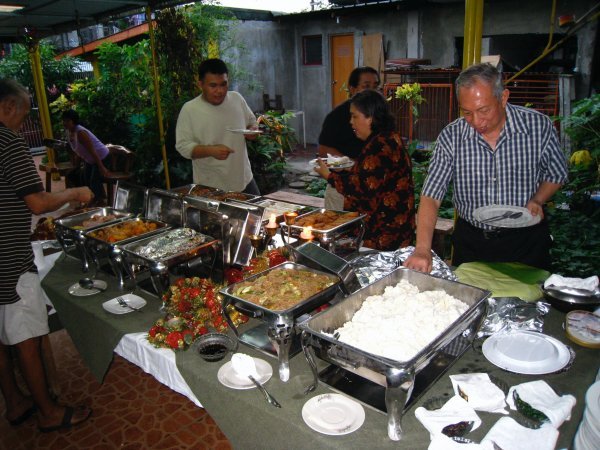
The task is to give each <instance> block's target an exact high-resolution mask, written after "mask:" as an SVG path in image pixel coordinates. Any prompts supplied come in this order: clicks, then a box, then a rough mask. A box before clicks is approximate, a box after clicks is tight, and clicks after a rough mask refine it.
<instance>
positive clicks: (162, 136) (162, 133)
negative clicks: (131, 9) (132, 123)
mask: <svg viewBox="0 0 600 450" xmlns="http://www.w3.org/2000/svg"><path fill="white" fill-rule="evenodd" d="M146 21H147V22H148V32H149V34H150V49H151V50H152V79H153V81H154V98H155V100H156V115H157V118H158V137H159V140H160V147H161V151H162V159H163V167H164V168H165V184H166V186H167V189H171V180H170V178H169V164H168V161H167V147H166V145H165V129H164V125H163V115H162V106H161V102H160V83H159V78H158V64H157V61H158V60H157V58H156V43H155V38H154V24H153V23H152V10H151V9H150V6H146Z"/></svg>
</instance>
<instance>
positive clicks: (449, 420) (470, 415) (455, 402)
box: [415, 395, 481, 442]
mask: <svg viewBox="0 0 600 450" xmlns="http://www.w3.org/2000/svg"><path fill="white" fill-rule="evenodd" d="M415 417H416V418H417V419H419V421H420V422H421V423H422V424H423V426H424V427H425V428H427V431H429V433H430V435H431V440H433V439H434V438H435V436H436V435H438V434H441V433H442V429H443V428H444V427H445V426H447V425H452V424H455V423H459V422H463V421H467V422H474V424H473V430H475V429H476V428H479V425H481V419H480V418H479V416H478V415H477V413H476V412H475V410H474V409H473V408H472V407H471V406H470V405H469V403H467V402H466V401H465V400H463V399H462V398H461V397H459V396H458V395H455V396H454V397H452V398H451V399H450V400H448V401H447V402H446V403H445V404H444V406H442V407H441V408H440V409H436V410H434V411H429V410H427V409H425V408H423V407H422V406H420V407H419V408H417V409H415ZM452 442H454V441H452Z"/></svg>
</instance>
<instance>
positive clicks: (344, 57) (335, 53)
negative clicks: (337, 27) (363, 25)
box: [331, 34, 354, 108]
mask: <svg viewBox="0 0 600 450" xmlns="http://www.w3.org/2000/svg"><path fill="white" fill-rule="evenodd" d="M352 69H354V35H353V34H338V35H335V36H331V106H332V107H333V108H335V107H336V106H337V105H339V104H340V103H342V102H344V101H346V100H347V99H348V91H347V88H348V86H347V83H348V76H349V75H350V72H352Z"/></svg>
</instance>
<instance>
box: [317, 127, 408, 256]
mask: <svg viewBox="0 0 600 450" xmlns="http://www.w3.org/2000/svg"><path fill="white" fill-rule="evenodd" d="M327 181H328V182H329V184H331V185H332V186H333V187H335V189H336V190H337V191H338V192H339V193H341V194H342V195H343V196H344V209H345V210H346V211H356V212H359V213H360V214H366V218H365V225H366V227H365V228H366V230H365V235H364V242H363V246H365V247H369V248H373V249H377V250H396V249H398V248H400V247H405V246H407V245H411V244H412V243H413V240H414V230H415V196H414V185H413V179H412V164H411V161H410V155H409V154H408V152H407V151H406V149H405V148H404V146H403V145H402V141H401V139H400V137H399V136H398V135H397V134H396V133H393V132H381V133H378V134H374V135H371V136H370V137H369V139H368V140H367V141H366V143H365V145H364V147H363V149H362V150H361V153H360V154H359V156H358V158H357V159H356V161H355V165H354V166H353V167H352V169H351V170H349V171H344V172H331V174H330V175H329V178H328V179H327Z"/></svg>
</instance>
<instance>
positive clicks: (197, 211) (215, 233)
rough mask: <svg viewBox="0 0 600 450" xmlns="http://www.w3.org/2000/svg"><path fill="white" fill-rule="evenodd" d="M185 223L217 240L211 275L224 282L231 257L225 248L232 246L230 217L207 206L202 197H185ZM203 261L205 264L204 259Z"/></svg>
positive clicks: (214, 279)
mask: <svg viewBox="0 0 600 450" xmlns="http://www.w3.org/2000/svg"><path fill="white" fill-rule="evenodd" d="M183 225H184V226H186V227H189V228H192V229H194V230H196V231H199V232H200V233H203V234H206V235H208V236H212V237H214V238H215V239H216V240H217V245H216V246H215V249H216V255H215V258H214V260H213V261H212V267H211V270H210V277H211V278H212V279H213V281H215V282H217V283H220V282H222V281H223V271H224V269H225V265H226V264H227V261H228V259H229V256H227V258H226V257H225V253H224V251H223V249H224V248H227V249H230V248H231V243H230V242H231V239H232V236H231V235H230V233H229V217H228V216H227V215H225V214H222V213H220V212H217V211H214V210H212V209H209V208H206V207H205V205H204V202H203V200H202V199H199V198H194V197H185V198H184V201H183ZM201 263H202V264H205V262H203V261H201ZM190 264H191V263H190Z"/></svg>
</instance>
